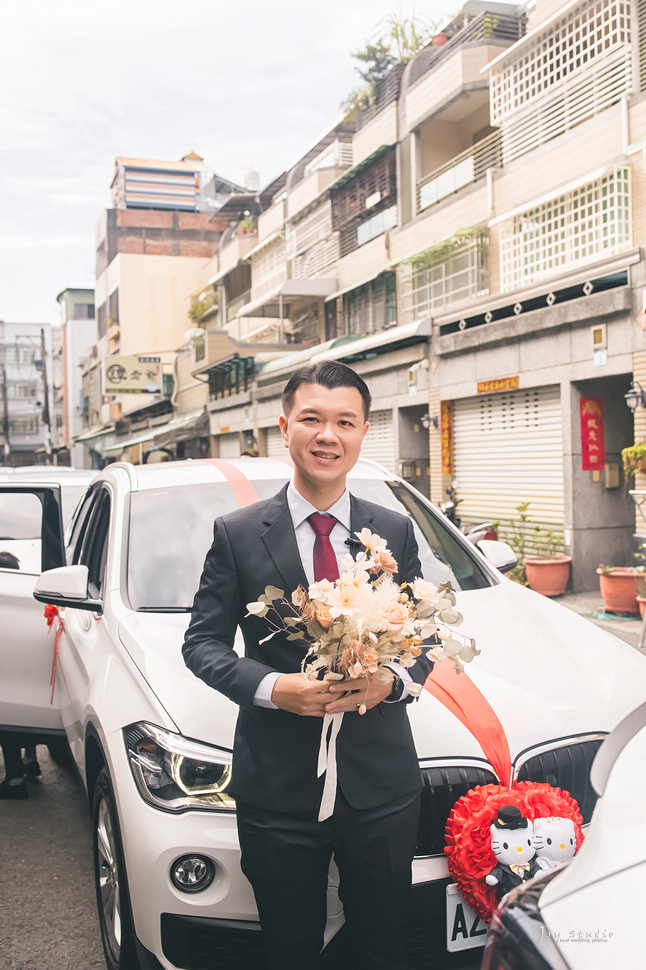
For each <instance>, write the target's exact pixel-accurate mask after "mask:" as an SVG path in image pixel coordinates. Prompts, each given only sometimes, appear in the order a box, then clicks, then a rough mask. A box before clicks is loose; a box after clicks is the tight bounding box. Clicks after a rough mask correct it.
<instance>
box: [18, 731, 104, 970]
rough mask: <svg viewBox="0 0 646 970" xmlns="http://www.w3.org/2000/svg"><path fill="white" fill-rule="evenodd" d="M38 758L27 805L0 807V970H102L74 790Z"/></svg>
mask: <svg viewBox="0 0 646 970" xmlns="http://www.w3.org/2000/svg"><path fill="white" fill-rule="evenodd" d="M38 757H39V761H40V764H41V768H42V770H43V777H42V782H41V784H40V785H36V784H31V785H30V798H29V799H27V800H25V801H16V802H7V801H0V833H1V841H0V900H1V901H2V902H1V904H0V970H105V962H104V959H103V949H102V947H101V937H100V934H99V922H98V918H97V915H96V905H95V898H94V882H93V877H92V858H91V842H92V834H91V825H90V816H89V812H88V809H87V805H86V802H85V798H84V795H83V792H82V789H81V783H80V781H79V780H78V778H77V777H76V775H75V774H74V771H73V769H71V768H67V769H63V768H60V767H59V766H58V765H55V764H54V763H53V762H52V761H50V759H49V756H48V752H47V748H45V747H43V746H41V747H39V748H38ZM0 761H1V758H0ZM2 775H3V776H4V766H3V769H2Z"/></svg>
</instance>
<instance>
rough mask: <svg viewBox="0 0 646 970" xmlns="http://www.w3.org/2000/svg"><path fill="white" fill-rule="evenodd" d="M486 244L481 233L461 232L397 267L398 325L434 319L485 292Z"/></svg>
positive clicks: (481, 230) (483, 234)
mask: <svg viewBox="0 0 646 970" xmlns="http://www.w3.org/2000/svg"><path fill="white" fill-rule="evenodd" d="M488 253H489V243H488V237H487V232H486V230H484V229H472V230H469V231H467V230H465V231H464V234H463V235H458V236H453V237H452V238H451V239H447V240H445V241H443V242H441V243H437V244H436V245H435V246H433V247H431V248H430V249H427V250H425V251H424V252H421V253H419V254H418V255H417V256H416V257H413V259H411V260H410V261H407V262H406V263H402V264H401V265H400V267H399V282H400V294H401V296H400V300H401V313H402V323H403V324H407V323H412V322H413V321H414V320H419V319H421V318H422V317H429V316H435V315H437V313H438V312H442V311H444V310H445V309H446V308H448V307H452V306H458V305H459V304H461V303H465V302H467V301H468V302H472V301H473V300H474V299H477V298H478V297H482V296H485V295H487V294H488V292H489V269H488Z"/></svg>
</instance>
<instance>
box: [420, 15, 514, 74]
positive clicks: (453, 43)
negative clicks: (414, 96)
mask: <svg viewBox="0 0 646 970" xmlns="http://www.w3.org/2000/svg"><path fill="white" fill-rule="evenodd" d="M525 25H526V23H525V18H524V17H509V16H504V15H502V14H494V13H487V12H486V11H484V12H483V13H479V14H478V16H477V17H474V18H473V20H470V21H468V23H466V24H465V25H464V27H462V29H461V30H458V32H457V33H456V34H454V35H453V37H451V38H450V40H449V41H448V42H447V43H446V44H444V45H443V46H442V47H435V46H433V45H432V44H429V45H428V46H427V47H425V48H424V50H422V51H420V52H419V54H418V55H417V57H416V58H415V60H414V61H413V64H412V65H411V69H410V72H409V75H408V86H409V87H410V86H411V84H415V82H416V81H419V79H420V78H421V77H423V76H424V75H425V74H426V72H427V71H430V70H431V68H432V67H435V66H436V64H437V63H438V61H440V60H441V59H442V58H444V57H447V56H448V55H449V54H450V52H455V51H456V50H457V49H458V48H459V47H464V46H465V45H466V44H476V43H482V42H485V43H488V44H491V45H492V46H495V45H496V44H498V45H500V44H501V43H502V44H509V45H510V46H511V44H513V43H515V42H516V41H517V40H519V39H520V38H521V37H523V36H524V35H525Z"/></svg>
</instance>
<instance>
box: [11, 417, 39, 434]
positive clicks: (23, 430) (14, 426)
mask: <svg viewBox="0 0 646 970" xmlns="http://www.w3.org/2000/svg"><path fill="white" fill-rule="evenodd" d="M9 430H10V432H12V433H13V434H35V433H36V432H37V431H38V417H37V416H36V415H34V416H33V417H30V418H10V419H9Z"/></svg>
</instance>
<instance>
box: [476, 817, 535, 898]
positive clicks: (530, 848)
mask: <svg viewBox="0 0 646 970" xmlns="http://www.w3.org/2000/svg"><path fill="white" fill-rule="evenodd" d="M533 840H534V827H533V825H532V823H531V821H530V820H529V819H528V818H525V816H524V815H522V814H521V811H520V809H519V808H516V806H515V805H503V806H501V808H500V809H499V810H498V815H497V817H496V818H495V819H494V821H493V822H492V824H491V848H492V849H493V851H494V854H495V856H496V865H495V866H494V868H493V869H492V870H491V872H490V873H489V875H488V876H485V881H486V883H487V885H488V886H495V887H496V895H497V897H498V899H499V900H501V899H502V898H503V897H504V896H506V895H507V893H509V892H511V890H512V889H515V888H516V886H520V885H521V883H523V882H525V881H526V880H527V879H530V878H531V877H532V876H534V875H536V873H537V872H539V871H540V869H539V866H538V863H537V862H536V858H535V856H536V849H535V848H534V841H533Z"/></svg>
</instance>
